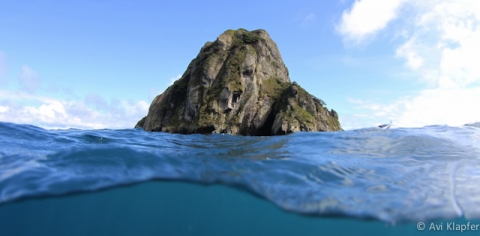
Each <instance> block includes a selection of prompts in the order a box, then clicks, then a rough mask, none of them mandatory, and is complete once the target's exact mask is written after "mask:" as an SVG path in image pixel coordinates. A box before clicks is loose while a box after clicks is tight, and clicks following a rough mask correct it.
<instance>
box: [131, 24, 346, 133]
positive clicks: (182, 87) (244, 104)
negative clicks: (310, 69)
mask: <svg viewBox="0 0 480 236" xmlns="http://www.w3.org/2000/svg"><path fill="white" fill-rule="evenodd" d="M135 127H136V128H137V127H141V128H143V129H144V130H147V131H163V132H171V133H184V134H189V133H204V134H205V133H228V134H241V135H278V134H288V133H292V132H297V131H337V130H342V129H341V126H340V122H339V121H338V114H337V113H336V112H335V111H334V110H330V111H329V110H328V109H327V108H326V107H325V103H324V102H323V101H322V100H320V99H317V98H315V97H314V96H312V95H310V94H309V93H308V92H307V91H305V90H304V89H303V88H302V87H300V86H299V85H298V84H297V83H295V82H293V83H291V82H290V78H289V75H288V69H287V67H285V65H284V64H283V61H282V57H281V56H280V52H279V51H278V48H277V45H276V44H275V42H273V41H272V39H270V36H269V35H268V33H267V32H266V31H265V30H254V31H247V30H244V29H239V30H227V31H225V32H224V33H223V34H222V35H220V36H219V37H218V38H217V40H216V41H215V42H213V43H212V42H207V43H206V44H205V45H204V46H203V47H202V49H201V50H200V53H199V54H198V56H197V57H196V58H195V59H193V60H192V62H190V65H189V66H188V68H187V70H186V71H185V73H184V74H183V75H182V77H181V78H180V79H178V80H177V81H176V82H175V83H174V84H173V85H172V86H170V87H169V88H168V89H166V90H165V92H163V93H162V94H160V95H158V96H157V97H156V98H155V99H154V100H153V102H152V104H151V105H150V109H149V111H148V115H147V116H146V117H144V118H143V119H141V120H140V121H138V123H137V125H136V126H135Z"/></svg>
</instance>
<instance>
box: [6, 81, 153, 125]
mask: <svg viewBox="0 0 480 236" xmlns="http://www.w3.org/2000/svg"><path fill="white" fill-rule="evenodd" d="M99 97H100V96H99ZM100 99H103V98H101V97H100ZM25 104H28V105H25ZM32 104H34V105H32ZM95 105H96V104H90V105H87V104H85V103H84V102H82V101H79V100H74V101H63V100H58V99H54V98H49V97H44V96H38V95H33V94H29V93H25V92H8V91H2V90H0V121H4V122H13V123H24V124H33V125H37V126H40V127H45V128H88V129H99V128H132V127H133V126H135V124H136V123H137V121H138V120H139V119H141V118H142V117H144V116H145V115H146V114H147V112H148V107H149V105H148V104H147V103H146V102H145V101H125V100H122V101H118V100H114V102H110V103H109V104H105V107H104V110H103V111H102V112H99V111H98V110H96V106H95Z"/></svg>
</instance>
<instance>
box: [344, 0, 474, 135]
mask: <svg viewBox="0 0 480 236" xmlns="http://www.w3.org/2000/svg"><path fill="white" fill-rule="evenodd" d="M368 2H370V5H369V6H370V8H372V9H373V8H374V6H373V5H371V4H373V1H361V2H360V1H356V2H355V4H354V6H353V7H352V10H351V11H350V12H344V17H343V18H342V24H343V25H344V27H346V25H348V24H347V23H348V22H349V21H353V19H354V18H355V17H354V16H355V15H356V16H358V17H359V18H358V19H357V20H359V22H367V21H368V20H370V17H368V16H367V15H363V16H362V14H360V13H356V12H355V9H358V11H360V10H361V9H364V8H360V6H361V5H360V4H366V5H365V6H367V5H368V4H367V3H368ZM386 2H388V1H386ZM396 2H397V3H405V4H404V5H405V6H408V7H410V8H409V9H414V10H412V11H409V12H408V15H407V14H399V15H397V14H393V15H391V14H390V16H393V17H384V18H382V19H384V20H383V21H382V22H384V23H382V24H380V23H378V24H376V26H375V24H373V25H371V28H368V27H366V28H365V29H370V30H360V29H361V27H360V26H358V27H360V29H353V28H352V29H350V28H348V27H346V28H344V30H345V31H344V32H342V33H344V36H345V38H346V39H351V37H353V38H354V39H357V40H362V39H363V38H364V37H366V36H368V35H372V34H374V33H375V32H377V31H379V30H381V29H383V28H385V27H386V26H387V23H388V21H391V20H392V19H394V18H395V17H399V20H398V21H399V23H400V24H399V25H397V26H395V29H394V32H393V35H392V38H393V39H394V40H395V41H396V42H398V41H399V42H400V44H399V46H398V48H397V49H396V51H395V56H396V57H397V58H400V59H401V60H405V64H406V66H407V68H409V69H411V70H412V71H413V72H414V73H416V75H417V76H418V80H419V81H420V82H424V83H425V84H426V85H427V88H426V89H425V90H423V91H420V92H418V93H417V94H415V95H412V96H408V97H401V98H398V99H397V100H396V101H395V102H393V103H391V104H378V103H373V102H368V101H361V102H360V103H359V101H358V100H352V101H351V103H352V104H353V105H354V106H357V107H358V108H361V109H364V110H367V111H369V112H370V113H369V116H370V118H371V119H373V120H375V121H380V120H382V121H380V122H384V121H383V120H388V119H390V118H391V119H392V120H394V121H395V123H396V124H397V125H398V126H407V127H411V126H424V125H432V124H447V125H454V126H456V125H463V124H465V123H470V122H474V121H478V120H480V110H478V109H475V107H477V106H478V104H480V87H479V85H480V66H479V62H480V43H479V42H480V1H473V0H455V1H453V0H428V1H396ZM389 4H391V6H393V5H392V4H393V3H389ZM400 5H401V4H398V5H395V6H396V7H393V8H392V7H390V8H389V9H394V8H395V9H397V10H395V11H397V12H398V8H399V7H400ZM365 6H364V7H365ZM395 11H394V12H395ZM363 12H367V10H365V9H364V10H363ZM362 17H364V18H366V20H365V21H362V19H360V18H362ZM345 22H347V23H345ZM374 26H375V27H374ZM397 28H398V29H397ZM395 123H394V124H395Z"/></svg>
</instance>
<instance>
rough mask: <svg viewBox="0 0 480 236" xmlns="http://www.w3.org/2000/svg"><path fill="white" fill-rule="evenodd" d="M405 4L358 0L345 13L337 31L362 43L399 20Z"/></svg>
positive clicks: (398, 0) (397, 1) (404, 0)
mask: <svg viewBox="0 0 480 236" xmlns="http://www.w3.org/2000/svg"><path fill="white" fill-rule="evenodd" d="M404 2H406V0H356V1H355V3H354V4H353V6H352V8H351V9H349V10H345V11H344V12H343V14H342V19H341V22H340V24H339V25H338V26H337V30H338V31H339V32H340V33H341V34H342V35H344V36H345V39H347V40H349V41H353V42H356V43H360V42H362V41H363V40H365V39H366V38H367V37H368V36H371V35H375V34H376V33H377V32H378V31H380V30H382V29H384V28H385V27H386V26H387V25H388V23H389V22H391V21H392V20H394V19H395V18H397V13H398V11H399V9H400V7H401V6H402V4H403V3H404Z"/></svg>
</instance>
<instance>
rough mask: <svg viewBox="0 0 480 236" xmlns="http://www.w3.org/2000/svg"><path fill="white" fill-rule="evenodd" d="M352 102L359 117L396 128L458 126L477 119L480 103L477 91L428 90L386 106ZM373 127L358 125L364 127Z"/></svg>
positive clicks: (478, 90)
mask: <svg viewBox="0 0 480 236" xmlns="http://www.w3.org/2000/svg"><path fill="white" fill-rule="evenodd" d="M352 103H353V102H352ZM354 103H355V104H356V106H357V107H356V108H357V109H359V110H362V111H364V112H366V114H363V115H365V116H368V117H369V120H370V121H373V122H376V123H375V124H379V123H382V122H383V123H384V122H385V121H388V120H389V119H391V120H393V124H394V126H396V127H422V126H425V125H433V124H439V125H451V126H460V125H464V124H467V123H471V122H474V121H478V120H480V110H479V109H476V107H478V104H480V88H469V89H428V90H423V91H421V92H420V93H419V94H416V95H415V96H410V97H402V98H399V99H397V100H396V101H395V102H393V103H391V104H386V105H385V104H378V103H373V102H366V101H359V100H354ZM375 124H373V123H372V124H365V123H363V124H362V125H363V127H365V126H373V125H375ZM362 125H360V126H356V127H355V128H360V127H362Z"/></svg>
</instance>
